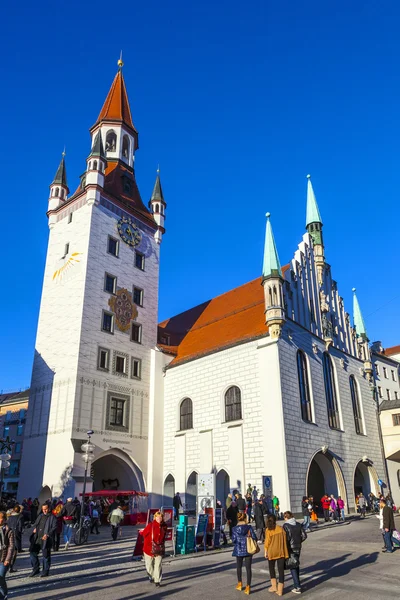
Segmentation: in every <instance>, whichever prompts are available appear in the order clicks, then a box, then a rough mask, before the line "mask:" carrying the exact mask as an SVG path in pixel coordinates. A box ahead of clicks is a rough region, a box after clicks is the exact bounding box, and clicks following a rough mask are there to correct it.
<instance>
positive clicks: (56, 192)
mask: <svg viewBox="0 0 400 600" xmlns="http://www.w3.org/2000/svg"><path fill="white" fill-rule="evenodd" d="M59 193H60V188H58V187H56V189H55V191H54V195H55V197H56V198H58V194H59Z"/></svg>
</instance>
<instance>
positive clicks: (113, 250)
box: [107, 235, 119, 256]
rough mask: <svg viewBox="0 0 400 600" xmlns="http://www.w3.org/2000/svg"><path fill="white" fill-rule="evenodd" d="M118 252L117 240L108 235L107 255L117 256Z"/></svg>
mask: <svg viewBox="0 0 400 600" xmlns="http://www.w3.org/2000/svg"><path fill="white" fill-rule="evenodd" d="M118 251H119V242H118V240H117V239H115V238H113V237H111V235H109V236H108V244H107V252H108V253H109V254H112V255H113V256H118Z"/></svg>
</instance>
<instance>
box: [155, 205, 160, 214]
mask: <svg viewBox="0 0 400 600" xmlns="http://www.w3.org/2000/svg"><path fill="white" fill-rule="evenodd" d="M154 212H156V213H159V212H160V206H159V205H158V204H156V210H155V211H154Z"/></svg>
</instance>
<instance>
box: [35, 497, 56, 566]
mask: <svg viewBox="0 0 400 600" xmlns="http://www.w3.org/2000/svg"><path fill="white" fill-rule="evenodd" d="M56 529H57V519H56V518H55V516H54V515H52V514H51V512H50V508H49V505H48V504H43V506H42V513H41V514H40V515H39V516H38V518H37V519H36V521H35V522H34V524H33V533H32V535H31V538H30V541H31V547H30V555H31V565H32V573H31V574H30V575H29V577H35V576H36V575H38V574H39V573H40V563H39V552H40V550H41V551H42V555H43V571H42V573H41V575H40V576H41V577H48V576H49V571H50V564H51V545H52V540H53V537H54V534H55V532H56Z"/></svg>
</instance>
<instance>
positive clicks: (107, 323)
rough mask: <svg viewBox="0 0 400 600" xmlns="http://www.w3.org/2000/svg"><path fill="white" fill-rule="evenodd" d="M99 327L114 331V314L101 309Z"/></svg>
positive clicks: (109, 331) (108, 331) (110, 331)
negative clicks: (101, 316) (101, 317)
mask: <svg viewBox="0 0 400 600" xmlns="http://www.w3.org/2000/svg"><path fill="white" fill-rule="evenodd" d="M101 329H102V330H103V331H106V332H107V333H114V315H113V313H109V312H106V311H105V310H103V319H102V323H101Z"/></svg>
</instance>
